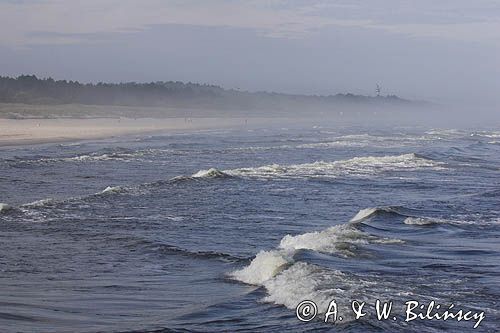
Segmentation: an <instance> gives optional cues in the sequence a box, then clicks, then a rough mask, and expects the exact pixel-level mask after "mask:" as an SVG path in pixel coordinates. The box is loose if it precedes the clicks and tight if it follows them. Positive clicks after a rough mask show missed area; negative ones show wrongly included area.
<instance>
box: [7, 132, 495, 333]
mask: <svg viewBox="0 0 500 333" xmlns="http://www.w3.org/2000/svg"><path fill="white" fill-rule="evenodd" d="M0 202H1V203H2V204H0V246H1V250H0V251H1V252H0V331H1V332H165V333H166V332H286V331H287V332H419V333H420V332H443V331H449V332H498V331H500V304H499V300H500V129H499V128H461V129H457V128H432V127H425V126H410V127H405V126H376V127H374V126H369V125H366V126H364V125H363V126H361V125H355V124H337V125H331V126H326V125H325V126H320V125H315V126H312V125H311V126H309V125H307V126H305V125H304V126H298V125H297V126H289V127H287V128H285V127H279V126H269V127H266V126H260V127H258V128H257V127H255V128H251V127H250V126H248V127H242V128H237V129H220V130H204V131H190V132H188V133H180V132H179V133H176V132H171V133H156V134H148V135H132V136H124V137H117V138H110V139H104V140H86V141H78V142H71V143H52V144H41V145H31V146H16V147H4V148H2V149H1V150H0ZM299 304H300V306H299ZM383 305H385V306H387V307H389V306H391V308H390V310H391V311H389V314H388V316H386V318H384V317H383V316H382V317H381V318H379V314H380V311H381V308H382V306H383ZM429 307H431V309H430V311H429ZM408 311H409V312H408ZM419 311H420V312H419ZM428 311H429V313H427V312H428ZM445 311H447V313H448V314H449V316H448V317H447V320H444V316H445ZM419 313H420V316H418V314H419ZM426 314H427V317H426ZM382 315H383V313H382ZM441 315H442V316H441ZM440 316H441V317H440Z"/></svg>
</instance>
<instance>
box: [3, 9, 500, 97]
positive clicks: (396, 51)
mask: <svg viewBox="0 0 500 333" xmlns="http://www.w3.org/2000/svg"><path fill="white" fill-rule="evenodd" d="M23 73H27V74H31V73H33V74H36V75H38V76H41V77H47V76H51V77H54V78H57V79H63V78H64V79H73V80H80V81H85V82H88V81H92V82H98V81H113V82H121V81H138V82H142V81H148V82H149V81H159V80H162V81H168V80H174V81H176V80H179V81H192V82H202V83H214V84H218V85H222V86H224V87H227V88H240V89H244V90H252V91H255V90H272V91H278V92H290V93H305V94H335V93H338V92H353V93H362V94H374V90H375V85H376V83H380V84H381V86H382V89H383V93H384V94H397V95H400V96H402V97H407V98H420V99H428V100H432V101H438V102H446V103H467V104H476V103H477V104H481V105H490V106H495V105H500V0H364V1H362V0H349V1H348V0H328V1H326V0H290V1H281V0H267V1H264V0H245V1H243V0H241V1H239V0H183V1H181V0H85V1H76V0H75V1H73V0H18V1H16V0H0V75H11V76H17V75H19V74H23Z"/></svg>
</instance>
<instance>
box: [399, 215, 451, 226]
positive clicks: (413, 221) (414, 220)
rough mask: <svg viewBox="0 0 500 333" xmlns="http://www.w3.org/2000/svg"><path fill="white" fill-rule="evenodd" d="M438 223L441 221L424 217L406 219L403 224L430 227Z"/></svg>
mask: <svg viewBox="0 0 500 333" xmlns="http://www.w3.org/2000/svg"><path fill="white" fill-rule="evenodd" d="M440 222H442V220H438V219H431V218H426V217H407V218H406V219H405V220H404V224H408V225H432V224H436V223H440Z"/></svg>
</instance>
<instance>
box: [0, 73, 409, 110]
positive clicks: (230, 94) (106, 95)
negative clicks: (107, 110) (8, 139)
mask: <svg viewBox="0 0 500 333" xmlns="http://www.w3.org/2000/svg"><path fill="white" fill-rule="evenodd" d="M0 103H24V104H40V105H57V104H86V105H116V106H134V107H141V106H144V107H146V106H148V107H149V106H151V107H179V108H200V109H225V110H228V109H239V110H250V109H262V110H263V109H287V108H304V107H307V108H314V109H325V108H326V109H328V108H331V107H332V106H334V105H341V104H351V105H352V104H361V105H366V104H374V103H375V104H396V105H400V104H411V103H412V102H410V101H408V100H404V99H401V98H399V97H397V96H395V95H388V96H375V97H371V96H363V95H354V94H349V93H348V94H336V95H328V96H317V95H291V94H281V93H270V92H245V91H240V90H234V89H231V90H227V89H223V88H221V87H219V86H215V85H208V84H198V83H183V82H178V81H176V82H173V81H168V82H161V81H160V82H151V83H136V82H127V83H97V84H94V83H80V82H77V81H67V80H57V81H56V80H54V79H52V78H44V79H40V78H37V77H36V76H35V75H21V76H19V77H17V78H11V77H2V76H0Z"/></svg>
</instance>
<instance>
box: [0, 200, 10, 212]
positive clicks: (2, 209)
mask: <svg viewBox="0 0 500 333" xmlns="http://www.w3.org/2000/svg"><path fill="white" fill-rule="evenodd" d="M11 209H12V206H11V205H8V204H6V203H1V202H0V213H3V212H6V211H8V210H11Z"/></svg>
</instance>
